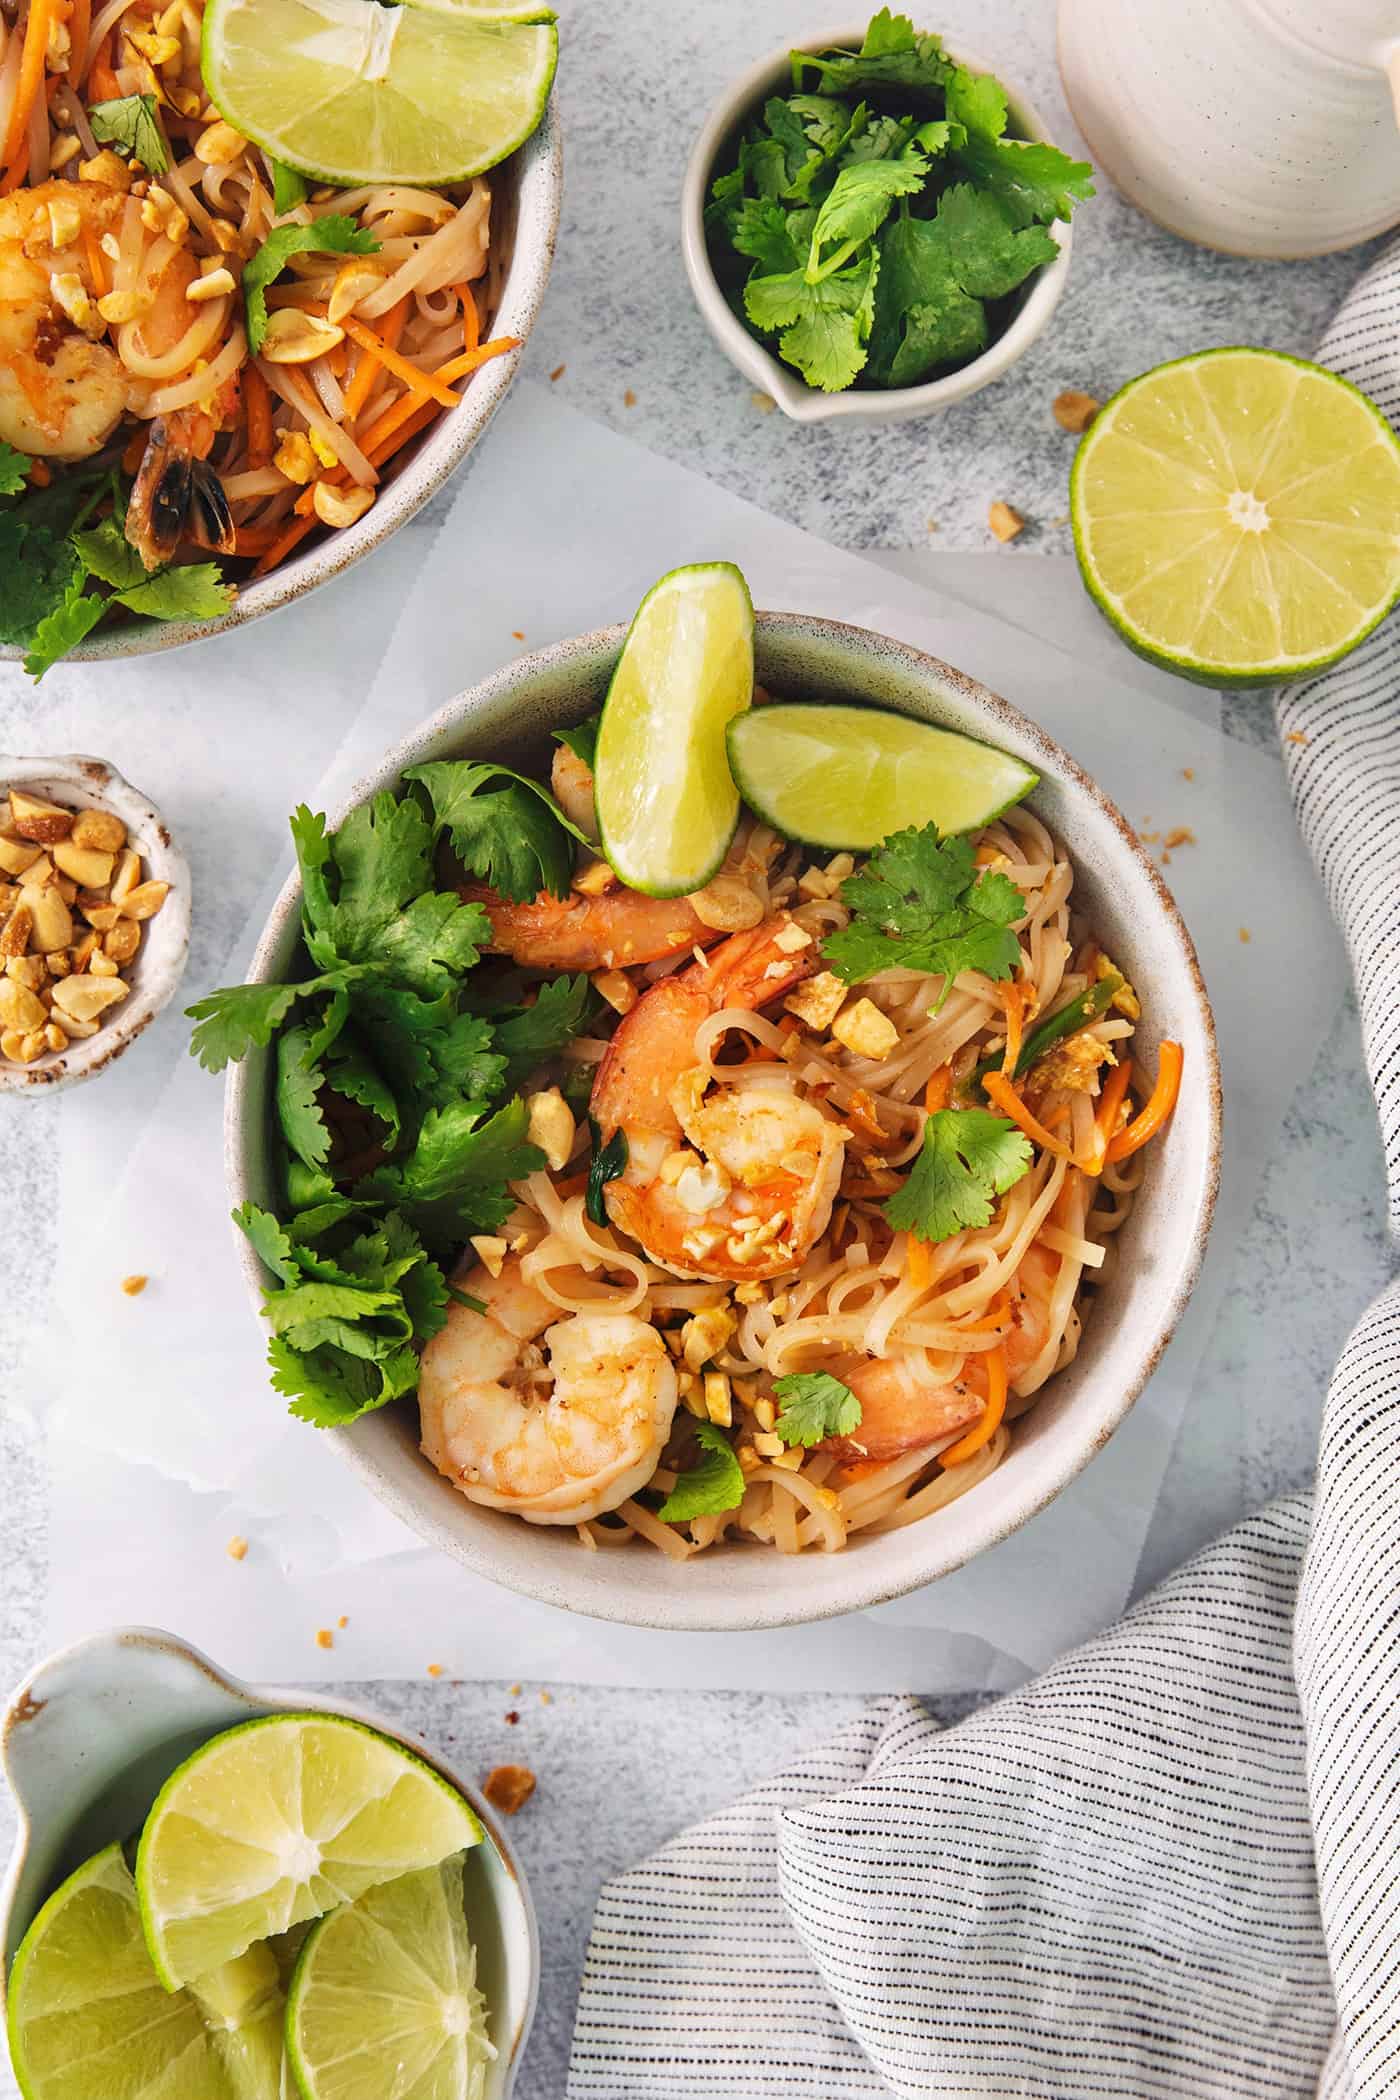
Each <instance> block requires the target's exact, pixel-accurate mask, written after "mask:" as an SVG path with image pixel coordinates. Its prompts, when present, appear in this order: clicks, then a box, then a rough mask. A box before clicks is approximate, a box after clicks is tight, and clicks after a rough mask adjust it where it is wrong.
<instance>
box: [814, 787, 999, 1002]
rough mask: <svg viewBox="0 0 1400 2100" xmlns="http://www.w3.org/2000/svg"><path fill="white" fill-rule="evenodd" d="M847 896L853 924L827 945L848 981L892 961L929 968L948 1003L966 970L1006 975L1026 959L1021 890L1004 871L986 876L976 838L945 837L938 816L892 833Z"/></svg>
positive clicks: (846, 887) (846, 888)
mask: <svg viewBox="0 0 1400 2100" xmlns="http://www.w3.org/2000/svg"><path fill="white" fill-rule="evenodd" d="M841 901H842V903H843V904H845V905H846V906H847V908H848V909H849V910H850V912H851V914H852V917H851V921H850V924H849V925H847V926H844V927H841V928H840V929H839V930H838V931H837V932H835V933H833V934H830V935H829V936H828V938H827V941H826V944H825V947H824V948H823V951H822V952H823V954H824V955H825V956H826V959H827V961H828V962H830V964H831V965H832V968H833V969H834V970H835V971H836V972H837V974H838V976H841V977H844V978H845V980H846V982H847V983H848V984H859V983H860V982H861V980H862V979H863V978H866V977H873V976H874V975H875V973H876V971H878V970H886V969H889V968H891V967H892V966H898V967H899V968H901V969H912V970H926V971H928V972H929V973H930V974H931V975H934V976H939V977H942V979H943V989H942V991H941V993H940V995H939V999H938V1005H939V1006H941V1005H942V1004H943V1001H944V1000H945V999H946V998H947V996H948V994H949V992H950V991H951V990H952V986H953V980H954V978H956V977H957V975H958V973H959V972H960V971H961V970H980V971H982V972H983V974H984V975H985V976H987V977H991V978H993V979H997V980H1000V979H1003V978H1007V977H1010V976H1011V975H1012V973H1013V971H1014V970H1015V969H1016V967H1017V964H1018V962H1019V960H1020V952H1021V951H1020V943H1019V942H1018V941H1017V939H1016V936H1015V934H1014V933H1012V932H1011V930H1010V929H1011V926H1012V925H1013V923H1014V922H1015V921H1016V920H1017V919H1020V918H1022V917H1024V915H1025V908H1026V905H1025V899H1024V897H1023V896H1022V895H1021V892H1020V891H1019V890H1018V889H1017V887H1016V885H1015V883H1013V882H1011V881H1010V880H1009V879H1008V878H1007V877H1006V876H1005V875H1002V874H1000V873H998V872H996V871H991V872H988V873H984V874H982V875H980V876H979V875H978V874H977V868H976V861H975V858H974V855H973V850H972V845H971V842H970V841H969V840H968V839H966V838H948V839H940V837H939V834H938V827H937V826H936V825H934V824H926V825H924V826H923V828H922V830H919V829H915V828H914V827H912V826H911V827H910V828H909V829H908V830H905V831H896V832H894V833H892V834H891V836H890V837H889V838H887V839H886V840H885V843H884V845H883V846H881V847H880V848H879V849H878V851H877V852H875V853H873V854H872V855H871V856H870V859H869V861H868V862H867V863H866V866H865V867H864V868H863V869H862V870H861V872H860V873H859V874H857V875H852V876H850V877H849V878H848V880H847V881H845V882H843V883H842V885H841ZM933 1010H934V1011H936V1010H937V1009H936V1008H934V1009H933Z"/></svg>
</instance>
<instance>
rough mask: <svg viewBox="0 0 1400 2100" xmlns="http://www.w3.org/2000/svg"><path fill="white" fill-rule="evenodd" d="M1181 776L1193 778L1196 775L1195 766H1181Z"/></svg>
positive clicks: (1186, 778) (1187, 778)
mask: <svg viewBox="0 0 1400 2100" xmlns="http://www.w3.org/2000/svg"><path fill="white" fill-rule="evenodd" d="M1181 777H1182V779H1183V780H1194V779H1195V777H1196V768H1195V767H1194V766H1183V767H1182V769H1181Z"/></svg>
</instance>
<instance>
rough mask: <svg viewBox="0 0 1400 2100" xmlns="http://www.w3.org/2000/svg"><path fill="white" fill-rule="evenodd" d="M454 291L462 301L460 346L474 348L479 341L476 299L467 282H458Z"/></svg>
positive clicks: (479, 326) (479, 330)
mask: <svg viewBox="0 0 1400 2100" xmlns="http://www.w3.org/2000/svg"><path fill="white" fill-rule="evenodd" d="M456 292H457V297H458V298H459V299H460V300H461V302H462V347H463V348H464V349H466V350H475V348H476V346H477V344H478V343H479V342H480V341H481V317H480V315H479V314H478V313H477V310H476V300H475V299H474V298H473V297H472V288H471V286H470V285H469V284H459V285H458V286H457V287H456Z"/></svg>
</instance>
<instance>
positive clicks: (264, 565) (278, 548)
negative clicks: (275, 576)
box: [253, 511, 318, 580]
mask: <svg viewBox="0 0 1400 2100" xmlns="http://www.w3.org/2000/svg"><path fill="white" fill-rule="evenodd" d="M317 522H318V520H317V517H316V514H315V512H314V511H313V512H312V514H311V516H310V517H309V518H296V519H294V520H293V522H292V523H291V524H290V525H289V526H288V527H287V529H286V531H285V532H284V533H283V534H282V536H281V538H280V539H275V540H274V541H273V543H272V545H271V546H270V547H269V548H268V550H267V552H266V554H264V555H263V557H262V559H261V561H260V562H259V563H258V565H257V567H256V568H255V569H254V571H253V576H254V579H255V580H256V578H258V577H259V576H266V574H267V572H268V570H269V569H275V568H276V567H277V564H278V562H279V561H282V560H283V559H284V558H285V556H287V555H288V554H290V553H291V551H292V549H293V547H295V546H296V545H297V543H298V542H299V541H300V540H304V539H305V538H306V535H307V533H308V532H310V530H311V528H312V526H313V525H315V524H316V523H317Z"/></svg>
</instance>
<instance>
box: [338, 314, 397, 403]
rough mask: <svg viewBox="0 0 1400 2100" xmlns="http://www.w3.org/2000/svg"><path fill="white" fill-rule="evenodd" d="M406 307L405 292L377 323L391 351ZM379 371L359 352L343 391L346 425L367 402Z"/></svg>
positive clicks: (375, 365)
mask: <svg viewBox="0 0 1400 2100" xmlns="http://www.w3.org/2000/svg"><path fill="white" fill-rule="evenodd" d="M408 305H409V294H408V293H407V292H405V293H404V295H403V297H402V299H400V301H399V303H398V305H397V306H391V307H390V308H389V311H388V313H387V314H385V315H384V316H383V318H382V319H381V321H380V323H379V335H380V340H381V342H384V343H386V344H387V345H388V347H389V348H390V349H391V350H392V349H394V348H395V346H396V345H397V343H398V340H399V337H400V336H401V335H402V334H403V331H404V323H405V322H406V321H407V319H408ZM380 369H381V366H380V365H379V363H378V361H377V360H376V359H375V358H373V357H371V356H370V353H369V351H368V350H362V351H361V352H360V361H359V363H358V364H357V365H356V367H355V375H354V377H353V378H352V380H351V381H350V384H349V386H348V387H346V389H345V420H346V422H347V423H353V422H354V421H355V418H356V417H357V416H358V415H359V413H360V410H361V409H362V408H363V407H364V405H365V403H366V401H368V399H369V391H370V388H371V387H372V386H373V385H374V379H375V374H376V373H377V372H378V371H379V370H380Z"/></svg>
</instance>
